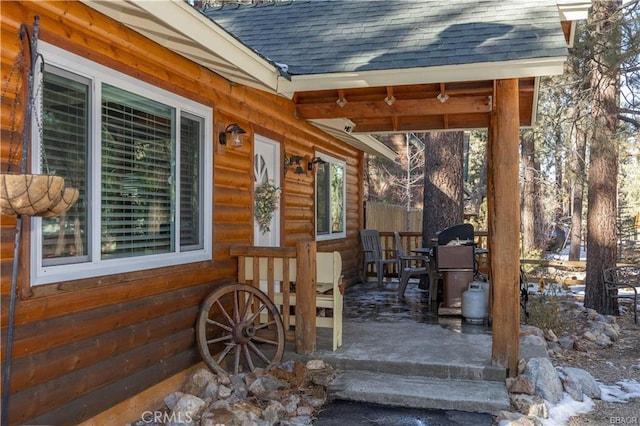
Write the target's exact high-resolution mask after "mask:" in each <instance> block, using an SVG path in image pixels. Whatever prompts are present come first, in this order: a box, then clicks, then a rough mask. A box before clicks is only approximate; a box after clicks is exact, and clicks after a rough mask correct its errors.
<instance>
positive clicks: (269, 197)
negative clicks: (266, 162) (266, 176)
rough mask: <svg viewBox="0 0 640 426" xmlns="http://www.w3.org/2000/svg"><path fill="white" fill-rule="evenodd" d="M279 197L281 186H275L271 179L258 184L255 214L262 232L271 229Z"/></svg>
mask: <svg viewBox="0 0 640 426" xmlns="http://www.w3.org/2000/svg"><path fill="white" fill-rule="evenodd" d="M279 199H280V188H278V187H277V186H275V185H274V184H273V182H272V181H270V180H269V181H266V182H263V183H261V184H258V185H257V186H256V188H255V211H254V216H255V218H256V221H257V222H258V227H259V228H260V232H262V233H263V234H265V233H267V232H269V231H270V230H271V229H270V226H271V219H272V218H273V213H274V212H275V211H276V209H277V208H278V200H279Z"/></svg>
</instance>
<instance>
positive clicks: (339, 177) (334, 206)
mask: <svg viewBox="0 0 640 426" xmlns="http://www.w3.org/2000/svg"><path fill="white" fill-rule="evenodd" d="M343 231H344V167H343V166H342V165H340V164H331V233H337V232H343Z"/></svg>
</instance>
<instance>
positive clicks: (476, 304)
mask: <svg viewBox="0 0 640 426" xmlns="http://www.w3.org/2000/svg"><path fill="white" fill-rule="evenodd" d="M462 316H463V317H465V319H466V320H467V322H469V323H472V324H473V323H476V324H477V323H482V322H484V319H485V318H486V317H487V296H486V294H485V291H484V290H483V283H482V282H481V281H472V282H470V283H469V287H468V289H467V291H465V292H463V293H462Z"/></svg>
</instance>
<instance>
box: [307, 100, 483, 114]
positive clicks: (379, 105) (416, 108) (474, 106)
mask: <svg viewBox="0 0 640 426" xmlns="http://www.w3.org/2000/svg"><path fill="white" fill-rule="evenodd" d="M343 99H344V98H343ZM347 101H348V102H347V103H344V104H343V106H340V105H339V104H337V103H336V102H318V103H305V104H298V105H297V106H296V110H297V115H298V118H303V119H306V120H311V119H318V118H343V117H348V118H351V119H354V118H380V117H389V116H397V117H402V116H416V115H442V114H468V113H479V112H489V111H491V99H490V97H489V96H462V97H453V96H450V97H449V99H447V100H446V101H445V102H441V101H440V100H438V99H435V98H434V99H396V100H395V101H394V102H393V103H392V104H391V105H389V104H388V103H387V102H385V101H384V99H380V100H379V101H351V100H349V99H348V98H347Z"/></svg>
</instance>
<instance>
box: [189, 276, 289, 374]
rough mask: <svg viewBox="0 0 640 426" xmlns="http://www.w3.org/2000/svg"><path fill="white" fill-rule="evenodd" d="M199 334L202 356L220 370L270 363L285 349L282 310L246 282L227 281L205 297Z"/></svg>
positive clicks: (263, 365)
mask: <svg viewBox="0 0 640 426" xmlns="http://www.w3.org/2000/svg"><path fill="white" fill-rule="evenodd" d="M265 317H267V318H268V321H266V323H264V324H260V320H261V318H262V319H264V318H265ZM258 333H260V335H258ZM196 336H197V341H198V351H199V352H200V355H201V356H202V359H203V360H204V361H205V363H206V364H207V365H208V366H209V368H211V369H212V370H213V371H215V372H216V373H218V374H227V373H228V372H231V373H234V374H237V373H238V372H240V371H253V370H254V369H256V368H263V367H267V366H269V365H271V364H273V363H275V362H279V361H280V360H281V359H282V355H283V353H284V344H285V339H284V326H283V324H282V318H281V317H280V312H278V309H277V307H276V306H275V305H274V304H273V302H272V301H271V300H270V299H269V297H267V295H265V294H264V293H263V292H262V291H260V290H258V289H256V288H254V287H252V286H248V285H245V284H225V285H223V286H221V287H219V288H217V289H216V290H214V291H213V292H212V293H211V294H209V295H208V296H207V297H206V298H205V300H204V302H203V303H202V307H201V309H200V313H199V314H198V322H197V330H196ZM227 370H229V371H227Z"/></svg>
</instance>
